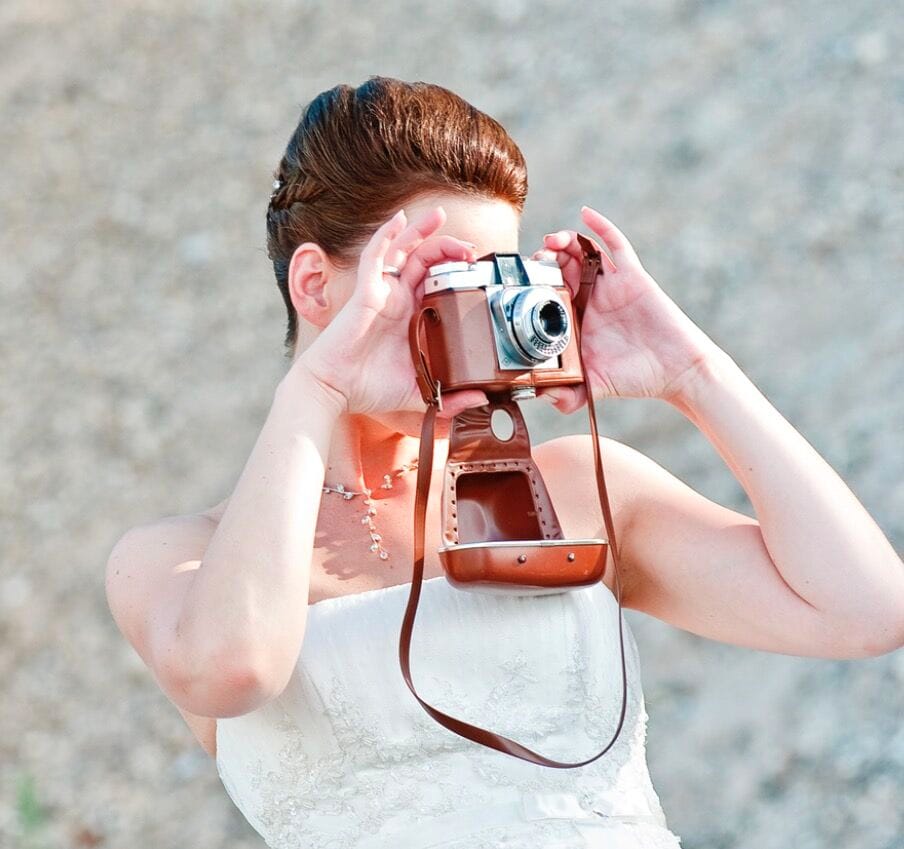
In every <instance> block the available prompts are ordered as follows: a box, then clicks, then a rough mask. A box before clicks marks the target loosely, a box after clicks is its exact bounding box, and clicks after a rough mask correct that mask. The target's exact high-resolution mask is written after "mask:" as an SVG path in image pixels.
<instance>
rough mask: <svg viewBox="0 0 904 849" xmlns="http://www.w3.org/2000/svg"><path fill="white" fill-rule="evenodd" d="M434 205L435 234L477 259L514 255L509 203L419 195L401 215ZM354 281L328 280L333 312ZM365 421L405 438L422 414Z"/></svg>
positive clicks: (441, 423) (444, 429)
mask: <svg viewBox="0 0 904 849" xmlns="http://www.w3.org/2000/svg"><path fill="white" fill-rule="evenodd" d="M435 206H442V207H443V209H444V210H445V212H446V222H445V224H443V226H442V227H441V228H440V229H439V230H438V231H437V234H438V235H450V236H454V237H455V238H457V239H461V240H462V241H465V242H471V243H472V244H474V245H477V256H483V255H484V254H488V253H492V252H494V251H496V252H499V253H517V252H518V227H519V225H520V221H521V218H520V215H519V213H518V211H517V210H516V209H515V207H513V206H512V205H511V204H510V203H508V202H507V201H504V200H494V199H490V198H477V197H473V198H472V197H464V196H461V195H452V194H445V193H437V194H431V195H426V196H422V197H420V198H417V199H416V200H413V201H411V202H409V203H406V204H405V205H404V207H403V208H404V210H405V215H406V216H407V218H408V220H409V221H413V220H414V219H415V218H417V217H418V216H420V215H421V214H423V213H424V212H426V211H428V210H429V209H431V208H433V207H435ZM355 282H356V275H355V272H354V271H351V272H349V273H348V274H343V275H340V276H339V277H338V278H334V279H333V280H331V281H330V284H335V288H334V297H335V296H336V295H337V292H336V289H338V290H339V293H338V297H337V299H336V301H335V303H336V307H335V311H336V312H338V311H339V310H340V309H341V308H342V306H343V305H344V303H345V302H346V301H347V300H348V298H349V297H350V296H351V293H352V289H353V288H354V285H355ZM368 418H370V419H373V420H374V421H375V422H377V423H378V424H380V425H382V426H383V427H385V428H388V429H389V430H392V431H395V432H398V433H404V434H407V435H409V436H420V434H421V423H422V421H423V413H417V412H407V411H405V412H403V411H399V412H386V413H369V414H368ZM436 424H437V427H436V429H437V436H445V435H447V434H448V426H449V421H448V420H447V419H440V418H438V419H437V420H436Z"/></svg>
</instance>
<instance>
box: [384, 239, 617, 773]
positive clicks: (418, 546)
mask: <svg viewBox="0 0 904 849" xmlns="http://www.w3.org/2000/svg"><path fill="white" fill-rule="evenodd" d="M584 241H585V242H587V243H588V244H589V240H586V239H585V240H584ZM581 246H582V248H583V249H584V251H585V268H584V270H585V271H586V269H587V267H588V251H587V245H585V244H584V243H583V242H582V245H581ZM593 256H595V262H596V268H597V271H596V272H594V274H593V277H592V278H591V283H590V284H589V285H588V286H587V287H586V288H587V289H588V290H589V288H590V287H591V286H592V281H595V280H596V274H597V273H598V269H599V267H600V259H599V254H598V253H597V252H596V251H595V250H594V249H592V246H591V257H590V261H589V267H590V268H593V264H592V258H593ZM588 274H589V272H588ZM585 276H587V275H586V274H584V273H582V275H581V280H582V283H583V280H584V277H585ZM584 289H585V287H584V286H583V285H582V288H581V291H582V292H583V291H584ZM588 297H589V294H587V295H585V296H584V298H583V303H582V306H583V305H585V304H586V301H587V298H588ZM582 317H583V311H581V315H580V317H579V321H578V322H576V323H577V324H578V325H580V324H582V322H581V321H580V318H582ZM417 325H418V329H419V325H420V322H419V321H417ZM415 332H416V331H415ZM575 334H576V335H575V344H576V345H577V349H578V356H579V358H580V363H581V373H582V375H583V376H584V379H585V383H584V385H585V387H586V389H587V411H588V414H589V416H590V434H591V441H592V443H593V445H592V447H593V463H594V470H595V472H596V485H597V494H598V495H599V502H600V507H601V509H602V513H603V521H604V523H605V526H606V534H607V536H608V542H609V546H608V547H609V550H610V551H611V552H612V563H613V566H614V568H615V590H616V599H617V601H618V639H619V646H620V649H621V668H622V706H621V714H620V716H619V720H618V726H617V727H616V729H615V733H614V734H613V736H612V739H611V740H610V741H609V743H607V744H606V747H605V748H604V749H603V750H602V751H601V752H599V753H597V754H596V755H594V756H593V757H592V758H588V759H587V760H584V761H579V762H577V763H567V762H563V761H555V760H551V759H550V758H547V757H544V756H543V755H541V754H539V753H538V752H534V751H533V750H531V749H528V748H527V747H526V746H522V745H521V744H520V743H517V742H515V741H514V740H511V739H509V738H508V737H503V736H502V735H501V734H496V733H494V732H492V731H488V730H487V729H485V728H480V727H478V726H476V725H471V724H470V723H468V722H464V721H463V720H461V719H456V718H455V717H454V716H449V714H446V713H443V712H442V711H440V710H437V709H436V708H435V707H433V706H432V705H430V704H428V703H427V702H425V701H424V700H423V699H422V698H421V697H420V696H419V695H418V693H417V690H415V687H414V683H413V682H412V680H411V667H410V660H411V636H412V632H413V630H414V620H415V616H416V614H417V606H418V601H419V600H420V595H421V585H422V583H423V579H424V528H425V525H426V518H427V502H428V498H429V494H430V479H431V477H432V472H433V442H434V424H435V420H436V405H435V404H434V403H430V402H428V407H427V412H426V414H425V415H424V421H423V425H422V427H421V444H420V452H419V456H418V477H417V492H416V496H415V504H414V574H413V577H412V581H411V592H410V594H409V596H408V605H407V607H406V609H405V616H404V619H403V621H402V630H401V634H400V637H399V663H400V665H401V668H402V675H403V677H404V678H405V683H406V684H407V685H408V689H409V690H410V691H411V693H412V695H413V696H414V697H415V698H416V699H417V700H418V702H420V704H421V706H422V707H423V708H424V710H425V711H426V712H427V713H428V714H429V715H430V716H431V717H433V719H434V720H436V722H438V723H439V724H440V725H442V726H444V727H445V728H448V729H449V730H450V731H452V732H454V733H455V734H458V735H459V736H461V737H464V738H466V739H468V740H471V741H473V742H475V743H479V744H481V745H483V746H487V747H489V748H491V749H496V750H497V751H500V752H503V753H504V754H508V755H512V756H513V757H516V758H520V759H521V760H525V761H529V762H530V763H534V764H537V765H538V766H546V767H553V768H558V769H571V768H574V767H579V766H585V765H586V764H589V763H592V762H593V761H595V760H597V758H600V757H602V756H603V755H604V754H606V752H607V751H609V749H610V748H611V747H612V745H613V743H615V741H616V739H617V738H618V735H619V733H620V732H621V729H622V725H623V724H624V721H625V712H626V709H627V704H628V676H627V669H626V666H625V642H624V633H623V628H622V618H623V615H622V604H621V581H620V579H619V568H618V547H617V544H616V540H615V527H614V524H613V521H612V512H611V510H610V508H609V497H608V493H607V491H606V480H605V476H604V474H603V464H602V458H601V456H600V447H599V436H598V434H597V424H596V411H595V410H594V405H593V396H592V393H591V391H590V386H589V384H588V383H587V382H586V380H587V370H586V369H585V367H584V358H583V353H582V352H581V338H580V329H579V328H576V331H575ZM418 347H419V346H418ZM425 400H426V399H425ZM512 709H513V710H515V709H517V706H516V705H513V707H512Z"/></svg>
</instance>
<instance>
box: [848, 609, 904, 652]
mask: <svg viewBox="0 0 904 849" xmlns="http://www.w3.org/2000/svg"><path fill="white" fill-rule="evenodd" d="M852 630H853V629H852ZM854 633H856V634H859V636H858V637H857V639H856V640H854V641H853V644H851V640H850V638H848V640H847V643H848V645H849V646H850V650H849V651H848V653H846V654H845V656H844V657H845V658H846V659H855V658H868V657H881V656H882V655H884V654H890V653H891V652H895V651H897V650H898V649H900V648H904V605H902V607H900V608H898V610H897V611H896V612H895V615H894V616H891V617H885V618H883V619H881V620H879V621H874V622H873V623H872V625H871V627H870V628H868V629H866V630H865V631H864V628H863V627H862V625H861V627H860V628H859V630H856V631H854ZM849 636H850V635H849Z"/></svg>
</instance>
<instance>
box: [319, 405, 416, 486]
mask: <svg viewBox="0 0 904 849" xmlns="http://www.w3.org/2000/svg"><path fill="white" fill-rule="evenodd" d="M419 447H420V439H419V438H418V437H416V436H410V435H409V434H407V433H400V432H399V431H397V430H393V429H391V428H389V427H387V426H385V425H383V424H381V423H380V422H377V421H376V420H374V419H372V418H370V417H369V416H365V415H361V414H353V413H343V414H342V415H340V416H339V418H338V419H337V420H336V424H335V427H334V428H333V436H332V440H331V441H330V453H329V457H328V460H327V465H326V469H325V470H324V484H325V485H327V486H336V485H338V484H340V483H341V484H342V485H343V486H345V488H346V489H353V490H356V491H358V492H360V491H362V490H364V489H366V488H367V487H369V488H370V489H371V490H372V497H373V498H374V499H379V498H388V497H391V496H392V494H393V490H386V489H382V488H381V484H382V483H383V475H386V474H391V473H393V472H395V471H397V470H398V469H401V467H402V466H403V465H405V464H410V463H412V462H414V461H415V460H417V456H418V449H419ZM393 484H394V485H396V484H397V481H396V479H395V478H393Z"/></svg>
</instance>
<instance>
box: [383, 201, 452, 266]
mask: <svg viewBox="0 0 904 849" xmlns="http://www.w3.org/2000/svg"><path fill="white" fill-rule="evenodd" d="M445 223H446V211H445V210H444V209H443V208H442V207H441V206H435V207H434V208H433V209H430V210H427V212H425V213H423V214H422V215H419V216H418V217H417V218H415V219H414V221H412V222H411V223H410V224H409V225H408V226H407V227H406V228H405V229H404V230H403V231H402V232H401V233H400V234H399V235H398V236H396V237H395V238H394V239H393V241H392V244H391V245H390V246H389V250H388V251H387V252H386V259H385V262H386V264H387V265H394V266H395V267H396V268H402V266H404V265H405V262H406V261H407V259H408V256H409V254H410V253H411V252H412V251H414V250H416V249H417V248H418V246H420V245H421V244H422V243H423V241H424V240H425V239H427V238H429V237H430V236H432V235H433V234H434V233H435V232H436V231H437V230H439V228H440V227H442V226H443V224H445Z"/></svg>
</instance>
